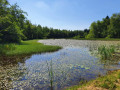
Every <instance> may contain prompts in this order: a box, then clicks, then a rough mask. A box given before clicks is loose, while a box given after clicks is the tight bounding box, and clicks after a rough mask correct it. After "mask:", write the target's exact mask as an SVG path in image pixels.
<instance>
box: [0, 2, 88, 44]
mask: <svg viewBox="0 0 120 90" xmlns="http://www.w3.org/2000/svg"><path fill="white" fill-rule="evenodd" d="M26 15H27V13H26V12H24V11H23V10H21V9H20V7H19V6H18V5H17V4H14V5H11V4H10V3H9V2H8V1H7V0H0V43H6V42H7V43H9V42H15V43H19V42H20V41H21V40H30V39H43V38H72V37H79V38H84V37H85V36H86V35H87V34H88V33H89V30H88V29H85V30H84V31H83V30H74V31H71V30H59V29H53V28H48V27H42V26H41V25H34V24H32V23H31V22H30V21H29V20H27V18H26V17H25V16H26Z"/></svg>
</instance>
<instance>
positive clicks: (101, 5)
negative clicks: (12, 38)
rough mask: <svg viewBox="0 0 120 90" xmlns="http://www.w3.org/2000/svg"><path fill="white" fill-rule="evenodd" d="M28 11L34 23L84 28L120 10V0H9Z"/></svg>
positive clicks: (71, 28) (55, 26) (70, 28)
mask: <svg viewBox="0 0 120 90" xmlns="http://www.w3.org/2000/svg"><path fill="white" fill-rule="evenodd" d="M8 1H9V2H10V3H11V4H13V3H17V4H18V5H19V6H20V7H21V9H22V10H24V11H26V12H27V13H28V16H27V18H28V19H29V20H30V21H31V22H32V23H33V24H40V25H42V26H48V27H53V28H57V29H68V30H83V29H85V28H89V27H90V24H91V23H92V22H93V21H97V20H102V18H104V17H106V16H107V15H108V16H111V15H112V14H113V13H119V12H120V0H8Z"/></svg>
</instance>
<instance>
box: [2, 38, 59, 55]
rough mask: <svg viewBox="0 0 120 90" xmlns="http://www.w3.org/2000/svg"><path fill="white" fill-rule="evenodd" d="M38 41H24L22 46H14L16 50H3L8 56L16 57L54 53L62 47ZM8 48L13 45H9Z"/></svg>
mask: <svg viewBox="0 0 120 90" xmlns="http://www.w3.org/2000/svg"><path fill="white" fill-rule="evenodd" d="M37 41H38V40H29V41H22V42H21V43H20V44H16V45H14V46H15V47H16V48H15V49H11V50H7V49H6V48H3V49H2V50H3V51H4V50H5V52H6V53H5V54H6V55H7V56H16V55H30V54H35V53H42V52H52V51H56V50H58V49H61V47H59V46H50V45H43V44H41V43H38V42H37ZM8 46H11V45H9V44H8ZM1 47H2V46H1ZM5 47H6V45H5Z"/></svg>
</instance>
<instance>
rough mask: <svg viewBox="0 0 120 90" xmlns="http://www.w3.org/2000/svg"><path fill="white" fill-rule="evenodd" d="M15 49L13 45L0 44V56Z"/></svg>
mask: <svg viewBox="0 0 120 90" xmlns="http://www.w3.org/2000/svg"><path fill="white" fill-rule="evenodd" d="M15 49H16V46H15V44H0V55H6V53H7V52H8V51H12V50H15Z"/></svg>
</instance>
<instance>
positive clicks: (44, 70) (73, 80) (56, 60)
mask: <svg viewBox="0 0 120 90" xmlns="http://www.w3.org/2000/svg"><path fill="white" fill-rule="evenodd" d="M51 60H52V67H53V72H54V82H55V83H57V84H58V87H64V86H69V85H72V84H77V83H78V82H79V81H80V80H81V79H85V80H90V79H94V78H95V77H96V76H98V75H99V74H104V73H105V70H104V69H103V67H102V65H101V64H100V63H99V62H98V58H95V57H94V56H91V55H90V52H89V49H88V48H81V47H66V48H63V49H61V50H59V51H56V52H53V53H43V54H36V55H32V56H31V58H30V59H27V60H26V63H25V65H26V68H27V69H28V74H27V76H26V77H25V78H26V79H29V80H30V79H31V81H34V82H36V83H38V82H39V81H41V82H42V80H44V82H45V83H47V80H49V77H48V66H47V63H48V64H49V67H50V63H51ZM37 75H38V77H37ZM34 79H37V80H34ZM62 80H63V81H62ZM48 82H49V81H48ZM39 83H40V82H39ZM45 83H43V84H45Z"/></svg>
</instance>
